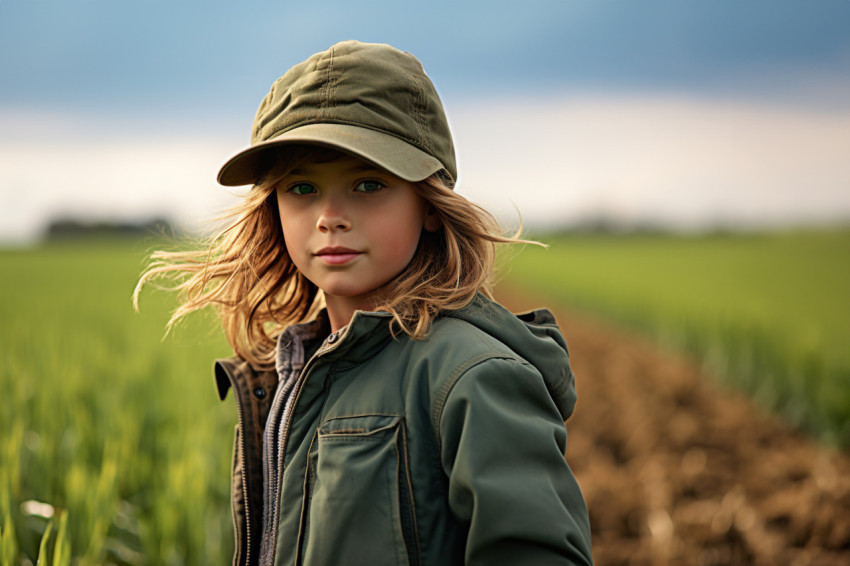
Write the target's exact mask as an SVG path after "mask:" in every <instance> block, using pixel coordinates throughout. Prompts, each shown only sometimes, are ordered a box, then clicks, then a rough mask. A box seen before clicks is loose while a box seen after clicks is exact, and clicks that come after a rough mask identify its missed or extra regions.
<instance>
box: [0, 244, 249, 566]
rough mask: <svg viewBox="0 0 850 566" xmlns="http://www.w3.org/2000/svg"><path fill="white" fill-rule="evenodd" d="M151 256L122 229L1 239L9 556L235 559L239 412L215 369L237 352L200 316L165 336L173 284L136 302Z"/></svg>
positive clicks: (0, 540) (0, 460) (0, 513)
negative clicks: (113, 238) (27, 241)
mask: <svg viewBox="0 0 850 566" xmlns="http://www.w3.org/2000/svg"><path fill="white" fill-rule="evenodd" d="M143 258H144V247H143V246H140V245H138V244H131V243H127V242H123V243H112V244H110V243H97V242H90V243H87V244H85V245H52V246H48V247H43V248H38V249H33V250H5V251H0V266H2V267H0V270H2V279H0V290H2V292H0V319H1V320H3V325H2V329H0V344H2V346H0V347H2V356H0V357H2V360H3V362H2V368H1V369H0V389H2V391H3V395H2V401H0V408H2V411H0V430H2V431H4V434H3V435H2V437H0V521H2V522H0V557H2V562H3V564H4V565H5V564H17V563H36V561H37V560H38V563H45V564H46V563H48V562H47V561H46V559H44V560H42V558H43V557H42V556H41V555H42V554H43V553H45V552H46V553H49V554H50V555H51V556H52V557H53V558H52V560H53V562H52V563H53V564H67V563H70V560H71V557H73V561H74V563H78V564H103V563H115V564H210V563H226V562H228V561H229V560H230V556H231V553H232V545H233V542H232V534H231V529H232V527H231V519H230V511H229V473H230V449H231V446H232V442H233V426H234V424H235V421H236V414H235V411H234V409H233V407H232V406H231V403H220V402H219V401H218V398H217V396H216V394H215V387H214V384H213V377H212V360H213V359H214V358H216V357H224V356H227V355H230V354H229V352H230V350H229V347H228V346H227V345H226V343H225V342H224V341H223V338H221V337H220V333H219V332H217V328H216V325H215V323H214V322H213V321H212V320H211V319H210V318H204V317H202V316H201V317H194V320H190V321H189V322H188V323H187V324H186V325H184V326H183V327H181V328H179V329H178V330H177V332H176V333H175V335H174V336H172V337H169V338H167V339H166V340H164V341H162V340H161V339H162V336H163V329H164V323H165V320H166V319H167V312H168V310H169V309H170V308H171V306H173V302H172V301H173V297H170V296H166V295H165V294H163V293H157V292H146V293H145V294H144V295H143V297H142V314H136V313H135V312H134V311H133V310H132V306H131V303H130V295H131V293H132V290H133V287H134V285H135V281H136V278H137V276H138V274H139V272H140V271H141V268H142V266H143ZM50 515H52V517H53V518H52V519H49V516H50ZM51 525H53V526H52V527H51ZM13 557H14V558H13ZM57 557H58V560H57Z"/></svg>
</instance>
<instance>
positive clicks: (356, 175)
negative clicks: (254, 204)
mask: <svg viewBox="0 0 850 566" xmlns="http://www.w3.org/2000/svg"><path fill="white" fill-rule="evenodd" d="M277 202H278V209H279V211H280V218H281V225H282V227H283V238H284V241H285V242H286V248H287V251H288V252H289V256H290V257H291V258H292V261H293V263H294V264H295V266H296V267H297V268H298V271H300V272H301V273H302V274H303V275H304V276H305V277H306V278H307V279H309V280H310V281H312V282H313V283H314V284H315V285H316V286H317V287H319V288H320V289H321V290H322V291H324V294H325V302H326V304H327V307H328V314H329V316H330V319H331V326H332V327H333V330H334V331H336V330H337V329H338V328H339V327H341V326H343V325H345V324H347V323H348V321H349V320H350V318H351V315H352V314H353V313H354V311H355V310H357V309H362V310H370V309H372V308H374V306H376V305H374V304H373V300H374V298H375V291H376V290H377V289H378V288H379V287H381V286H383V285H384V284H386V283H388V282H389V281H390V280H392V279H393V278H394V277H396V276H397V275H398V274H399V273H401V272H402V270H403V269H404V268H405V267H407V264H408V263H410V260H411V259H412V258H413V254H414V253H415V251H416V247H417V245H418V243H419V236H420V234H421V233H422V230H423V229H425V230H428V231H435V230H437V229H439V227H440V221H439V219H438V218H437V216H436V214H435V213H434V212H433V211H431V210H429V206H428V204H427V203H426V201H425V200H424V199H423V198H422V197H421V196H419V194H418V193H417V192H416V189H415V186H414V184H413V183H409V182H407V181H405V180H403V179H400V178H398V177H396V176H395V175H392V174H390V173H387V172H386V171H384V170H383V169H378V168H376V166H375V165H372V164H370V163H367V162H365V161H362V160H360V159H356V158H354V157H351V156H348V155H344V154H339V157H338V158H336V159H333V160H331V161H320V162H308V163H306V164H304V165H302V166H300V167H298V168H296V169H294V170H293V171H292V172H291V173H289V174H288V175H287V176H286V177H284V178H283V179H282V180H281V181H280V182H279V183H278V185H277Z"/></svg>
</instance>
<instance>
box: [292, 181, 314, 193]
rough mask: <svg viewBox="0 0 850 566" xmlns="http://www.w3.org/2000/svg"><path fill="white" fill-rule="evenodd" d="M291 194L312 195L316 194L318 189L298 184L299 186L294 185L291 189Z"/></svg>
mask: <svg viewBox="0 0 850 566" xmlns="http://www.w3.org/2000/svg"><path fill="white" fill-rule="evenodd" d="M289 192H291V193H293V194H296V195H308V194H310V193H315V192H316V189H315V187H313V185H308V184H307V183H298V184H297V185H293V186H291V187H289Z"/></svg>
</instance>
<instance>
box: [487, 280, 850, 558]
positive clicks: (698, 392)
mask: <svg viewBox="0 0 850 566" xmlns="http://www.w3.org/2000/svg"><path fill="white" fill-rule="evenodd" d="M519 296H520V295H519V294H518V293H515V292H511V291H510V290H506V289H504V288H503V289H501V290H500V293H499V294H498V297H499V299H500V300H501V301H502V302H503V303H504V304H505V305H506V306H508V307H509V308H511V309H512V310H514V311H518V310H527V309H528V308H532V307H536V306H539V304H537V303H534V302H531V301H529V300H527V299H519ZM550 307H552V308H553V310H554V311H555V314H556V316H557V319H558V322H559V324H560V325H561V328H562V330H563V331H564V335H565V336H566V338H567V343H568V344H569V346H570V354H571V361H572V364H573V369H574V371H575V373H576V376H577V377H576V379H577V387H578V395H579V403H578V407H577V411H576V414H575V415H574V416H573V417H572V418H571V419H570V421H568V423H567V424H568V430H569V440H568V448H567V460H568V461H569V463H570V465H571V467H572V468H573V471H574V472H575V474H576V476H577V478H578V481H579V483H580V484H581V488H582V491H583V493H584V496H585V498H586V500H587V503H588V508H589V510H590V520H591V527H592V530H593V553H594V559H595V563H596V564H597V565H599V566H605V565H609V564H651V565H665V564H698V565H714V564H717V565H720V564H756V565H771V566H772V565H785V564H788V565H797V564H807V565H850V455H847V454H836V453H834V452H830V451H827V450H824V449H823V448H820V447H819V446H817V445H816V444H814V443H813V441H812V440H810V439H809V438H806V437H804V436H802V435H799V434H796V433H794V432H792V431H790V430H788V428H787V427H784V426H783V425H782V423H780V422H778V421H777V420H776V419H775V418H773V417H771V416H769V415H765V414H764V413H762V412H760V411H758V410H757V409H756V408H755V407H753V405H752V404H751V403H750V402H749V401H748V400H747V399H745V398H744V397H742V396H741V395H739V394H736V393H734V392H730V391H728V390H724V389H721V388H719V387H718V386H716V385H715V384H714V383H713V382H712V381H711V380H710V379H708V378H706V377H705V376H703V375H701V373H700V368H699V366H698V365H697V364H696V363H695V362H694V361H693V360H689V359H686V358H684V357H682V356H679V355H676V354H673V353H671V352H665V351H662V350H660V349H659V348H658V347H657V346H654V345H653V344H651V343H650V342H648V341H646V340H644V339H642V338H640V337H638V336H635V335H633V334H629V333H627V332H624V331H620V330H615V329H613V328H612V327H610V326H607V325H604V324H601V323H599V322H598V321H594V320H591V319H589V318H587V317H583V316H579V315H577V314H576V313H573V312H570V311H566V310H564V309H558V308H555V307H554V305H550Z"/></svg>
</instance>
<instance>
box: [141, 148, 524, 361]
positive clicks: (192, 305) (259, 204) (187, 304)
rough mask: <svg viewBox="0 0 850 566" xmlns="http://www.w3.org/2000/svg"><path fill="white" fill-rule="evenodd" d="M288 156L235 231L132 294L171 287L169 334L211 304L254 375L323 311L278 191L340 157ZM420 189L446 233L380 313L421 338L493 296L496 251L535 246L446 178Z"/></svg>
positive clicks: (386, 296)
mask: <svg viewBox="0 0 850 566" xmlns="http://www.w3.org/2000/svg"><path fill="white" fill-rule="evenodd" d="M290 155H291V157H290V158H289V159H288V160H287V162H286V163H285V164H284V165H283V166H279V167H277V168H275V169H274V170H273V171H271V172H270V173H269V174H268V175H266V176H265V177H264V178H263V179H261V180H260V181H259V182H258V183H257V184H256V185H254V187H253V188H252V189H251V190H250V191H249V192H248V194H247V195H246V197H245V200H244V201H243V202H242V203H241V205H239V206H237V207H236V208H234V209H233V210H232V211H231V213H230V214H229V215H228V216H227V217H225V218H226V219H227V220H228V224H227V225H226V227H225V228H224V229H222V230H220V231H219V232H218V233H216V234H214V235H212V236H211V237H210V238H209V240H208V242H207V245H206V249H205V250H197V251H185V252H169V251H156V252H153V254H151V263H150V264H149V265H148V266H147V268H146V269H145V271H144V272H143V273H142V275H141V277H140V278H139V282H138V284H137V285H136V289H135V292H134V293H133V302H134V305H135V306H136V308H138V299H139V294H140V292H141V289H142V287H143V286H144V285H145V283H147V282H149V281H151V280H153V279H156V278H165V279H170V280H171V281H172V282H173V283H174V286H173V287H170V288H171V289H174V290H177V291H178V292H179V299H180V306H179V307H178V308H177V309H176V310H175V311H174V312H173V314H172V316H171V319H170V320H169V321H168V325H167V328H168V329H169V330H170V329H171V328H172V327H173V325H174V324H175V323H176V322H177V321H179V320H180V319H181V318H182V317H183V316H185V315H186V314H188V313H190V312H192V311H195V310H198V309H202V308H204V307H206V306H210V305H212V306H213V307H214V308H216V309H217V311H218V313H219V315H220V317H221V320H222V325H223V327H224V331H225V334H226V336H227V339H228V341H229V342H230V345H231V347H232V348H233V350H234V351H235V353H236V355H238V356H239V357H241V358H243V359H245V360H246V361H248V362H249V363H250V364H251V365H252V366H254V367H255V368H256V369H267V368H272V367H274V347H275V341H276V338H277V336H278V335H279V334H280V332H282V331H283V330H284V329H285V328H286V327H287V326H290V325H292V324H297V323H300V322H305V321H307V320H310V319H311V318H313V317H315V316H316V314H317V313H318V311H319V310H320V309H321V308H322V307H323V306H324V296H323V294H322V292H321V291H320V290H319V289H318V288H317V287H316V285H314V284H313V283H312V282H310V281H309V280H307V279H306V278H305V277H304V276H303V275H302V274H301V273H300V272H299V271H298V270H297V269H296V267H295V265H294V264H293V262H292V260H291V259H290V257H289V253H288V252H287V249H286V244H285V242H284V239H283V231H282V228H281V221H280V215H279V212H278V206H277V196H276V186H277V184H278V182H279V181H280V180H281V179H282V178H283V177H285V176H286V175H287V174H288V173H289V172H290V171H292V170H293V169H295V168H297V167H298V166H299V165H301V164H303V163H306V162H321V161H327V160H332V159H334V158H335V157H336V156H338V155H339V154H338V153H337V152H334V151H333V150H328V149H322V148H310V149H304V150H303V151H296V152H292V153H291V154H290ZM415 187H416V190H417V192H418V193H419V194H420V195H421V196H422V197H423V198H424V199H425V200H426V201H427V203H429V204H430V205H431V206H433V207H434V209H435V210H436V213H437V215H438V216H439V219H440V221H441V223H442V226H441V228H440V229H439V230H437V231H435V232H428V231H425V230H423V231H422V235H421V237H420V241H419V246H418V248H417V250H416V252H415V254H414V256H413V259H412V260H411V261H410V263H409V264H408V266H407V267H406V268H405V269H404V270H403V271H402V272H401V273H400V274H399V275H398V276H396V277H395V278H394V279H393V280H392V281H390V282H389V283H387V284H386V285H384V286H383V287H382V288H381V289H380V290H379V295H378V299H377V303H376V304H375V306H374V310H381V311H386V312H389V313H391V314H392V320H391V323H390V324H391V326H392V331H393V333H394V334H395V333H398V332H402V333H404V334H407V335H409V336H410V337H411V338H413V339H421V338H424V337H425V336H426V335H427V334H428V331H429V329H430V325H431V322H432V321H433V319H434V317H435V316H436V315H437V314H438V313H439V312H440V311H442V310H455V309H459V308H461V307H463V306H465V305H467V304H468V303H469V302H470V301H471V300H472V299H473V297H474V296H475V294H476V293H479V292H480V293H482V294H484V295H485V296H487V297H492V294H491V293H492V283H493V281H492V277H493V271H494V269H493V268H494V261H495V244H497V243H517V242H524V243H528V242H526V241H525V240H521V239H519V238H518V235H519V232H518V233H517V234H515V235H513V236H506V235H503V234H502V231H501V228H500V226H499V224H498V223H497V221H496V220H495V218H493V216H492V215H491V214H490V213H489V212H487V211H486V210H484V209H483V208H481V207H479V206H478V205H476V204H474V203H472V202H470V201H468V200H467V199H465V198H464V197H462V196H461V195H459V194H457V193H455V192H454V191H453V190H452V189H451V188H450V187H449V186H448V184H447V183H446V182H444V181H443V178H442V177H441V176H440V175H439V174H435V175H433V176H431V177H429V178H428V179H425V180H424V181H421V182H419V183H416V184H415Z"/></svg>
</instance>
